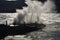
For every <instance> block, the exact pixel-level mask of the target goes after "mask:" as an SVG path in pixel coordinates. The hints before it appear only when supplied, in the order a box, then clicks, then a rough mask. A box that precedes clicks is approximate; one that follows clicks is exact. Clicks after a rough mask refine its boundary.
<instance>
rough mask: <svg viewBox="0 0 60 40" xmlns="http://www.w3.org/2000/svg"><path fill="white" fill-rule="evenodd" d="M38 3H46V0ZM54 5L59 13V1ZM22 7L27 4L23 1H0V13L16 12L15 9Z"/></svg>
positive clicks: (56, 0)
mask: <svg viewBox="0 0 60 40" xmlns="http://www.w3.org/2000/svg"><path fill="white" fill-rule="evenodd" d="M38 1H41V2H46V0H38ZM55 4H56V7H57V10H58V12H60V0H55ZM23 6H27V4H25V0H15V1H14V0H13V1H11V0H9V1H8V0H0V13H2V12H3V13H5V12H7V13H8V12H16V9H22V7H23Z"/></svg>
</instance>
